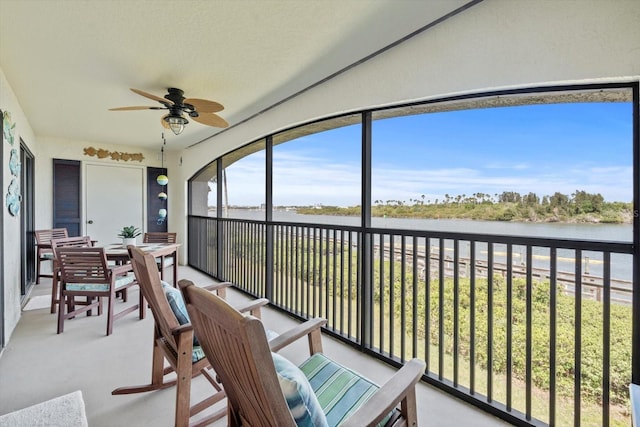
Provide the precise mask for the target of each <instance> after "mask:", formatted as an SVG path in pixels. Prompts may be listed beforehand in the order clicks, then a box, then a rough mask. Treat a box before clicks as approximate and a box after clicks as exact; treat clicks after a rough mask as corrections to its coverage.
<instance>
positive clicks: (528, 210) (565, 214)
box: [297, 190, 633, 224]
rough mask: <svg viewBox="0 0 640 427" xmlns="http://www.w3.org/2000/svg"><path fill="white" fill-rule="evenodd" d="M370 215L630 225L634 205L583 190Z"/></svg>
mask: <svg viewBox="0 0 640 427" xmlns="http://www.w3.org/2000/svg"><path fill="white" fill-rule="evenodd" d="M297 211H298V213H302V214H305V213H307V214H321V215H322V214H324V215H360V212H361V209H360V206H352V207H338V206H321V207H314V208H311V207H309V208H298V209H297ZM371 211H372V215H373V216H378V217H385V216H387V217H394V218H426V219H445V218H450V219H477V220H489V221H529V222H584V223H587V222H590V223H617V224H622V223H631V221H632V219H633V204H632V203H626V202H606V201H605V200H604V197H603V196H602V195H601V194H599V193H596V194H592V193H588V192H586V191H583V190H576V191H575V192H573V193H571V194H569V195H566V194H562V193H560V192H555V193H554V194H552V195H544V196H542V197H540V196H539V195H537V194H536V193H533V192H529V193H527V194H524V195H523V194H520V193H518V192H515V191H504V192H502V193H500V194H499V193H495V194H493V195H492V194H489V193H482V192H478V193H473V194H471V195H466V194H460V195H455V196H452V195H449V194H445V195H444V197H443V198H442V199H440V198H436V199H434V200H431V199H427V198H426V196H425V195H422V196H420V197H419V198H416V199H412V198H410V199H409V201H408V202H407V201H402V200H375V201H374V202H373V206H372V208H371Z"/></svg>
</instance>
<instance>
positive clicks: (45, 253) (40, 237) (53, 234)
mask: <svg viewBox="0 0 640 427" xmlns="http://www.w3.org/2000/svg"><path fill="white" fill-rule="evenodd" d="M34 233H35V236H36V247H37V249H36V258H37V259H36V284H40V278H41V277H51V278H53V274H50V275H49V274H42V273H41V272H40V271H41V265H40V264H42V263H43V262H45V261H53V251H52V250H51V240H53V239H62V238H65V237H69V234H68V233H67V229H66V228H53V229H49V230H36V231H34ZM51 271H52V272H53V263H52V265H51ZM52 313H53V312H52Z"/></svg>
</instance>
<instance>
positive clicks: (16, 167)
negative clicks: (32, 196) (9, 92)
mask: <svg viewBox="0 0 640 427" xmlns="http://www.w3.org/2000/svg"><path fill="white" fill-rule="evenodd" d="M15 128H16V124H15V123H12V122H11V113H9V112H8V111H5V112H3V113H2V136H3V139H6V140H7V142H8V143H9V144H11V145H13V143H14V138H15V136H14V131H15ZM3 149H4V148H3V147H0V150H3ZM9 171H10V172H11V175H12V178H11V183H10V184H9V188H8V189H7V196H6V199H5V203H6V206H7V210H8V211H9V213H10V214H11V215H13V216H18V213H20V201H21V200H22V196H21V195H20V179H19V177H20V155H19V154H18V150H17V149H16V148H12V149H11V152H10V154H9Z"/></svg>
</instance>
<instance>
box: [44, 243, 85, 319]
mask: <svg viewBox="0 0 640 427" xmlns="http://www.w3.org/2000/svg"><path fill="white" fill-rule="evenodd" d="M89 246H93V243H92V242H91V238H90V237H89V236H80V237H63V238H59V239H51V250H52V251H53V253H55V252H56V249H57V248H61V247H67V248H83V247H84V248H86V247H89ZM52 260H53V265H52V267H51V272H52V276H53V277H52V279H51V313H52V314H53V313H55V312H56V308H57V307H58V301H59V298H60V292H59V290H58V283H59V282H60V267H59V266H58V263H57V262H56V259H55V257H53V258H52Z"/></svg>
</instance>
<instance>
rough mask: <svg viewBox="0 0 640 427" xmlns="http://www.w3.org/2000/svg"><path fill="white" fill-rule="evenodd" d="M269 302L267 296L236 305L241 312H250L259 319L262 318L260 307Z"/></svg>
mask: <svg viewBox="0 0 640 427" xmlns="http://www.w3.org/2000/svg"><path fill="white" fill-rule="evenodd" d="M267 304H269V300H268V299H266V298H258V299H254V300H253V301H248V302H246V303H243V304H240V305H237V306H234V307H235V309H236V310H238V311H239V312H240V313H249V314H250V315H252V316H253V317H257V318H258V319H260V318H262V314H261V312H260V308H262V307H264V306H265V305H267Z"/></svg>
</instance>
